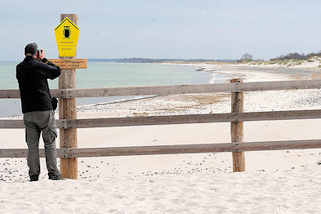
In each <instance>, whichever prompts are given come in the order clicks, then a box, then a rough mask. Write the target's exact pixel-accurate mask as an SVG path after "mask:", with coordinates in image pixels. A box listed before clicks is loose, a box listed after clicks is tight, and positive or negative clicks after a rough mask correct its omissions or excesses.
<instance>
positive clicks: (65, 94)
mask: <svg viewBox="0 0 321 214" xmlns="http://www.w3.org/2000/svg"><path fill="white" fill-rule="evenodd" d="M320 88H321V80H299V81H274V82H250V83H224V84H202V85H172V86H147V87H120V88H97V89H54V90H52V91H51V92H52V94H53V95H54V96H56V97H59V98H76V97H109V96H136V95H162V96H163V95H171V94H190V93H217V92H242V91H271V90H291V89H320ZM19 97H20V95H19V91H18V90H0V98H6V99H17V98H19Z"/></svg>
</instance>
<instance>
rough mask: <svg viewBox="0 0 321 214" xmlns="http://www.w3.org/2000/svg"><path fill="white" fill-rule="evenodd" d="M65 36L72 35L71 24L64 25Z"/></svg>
mask: <svg viewBox="0 0 321 214" xmlns="http://www.w3.org/2000/svg"><path fill="white" fill-rule="evenodd" d="M64 36H65V38H69V37H70V27H69V26H65V27H64Z"/></svg>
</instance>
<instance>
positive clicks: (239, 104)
mask: <svg viewBox="0 0 321 214" xmlns="http://www.w3.org/2000/svg"><path fill="white" fill-rule="evenodd" d="M231 83H242V80H241V79H232V80H231ZM243 106H244V103H243V92H232V99H231V107H232V109H231V110H232V113H239V112H243ZM231 140H232V143H237V142H238V143H241V142H243V122H242V121H241V122H240V121H235V122H231ZM232 156H233V172H243V171H245V156H244V152H232Z"/></svg>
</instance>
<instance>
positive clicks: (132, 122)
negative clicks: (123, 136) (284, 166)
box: [0, 110, 321, 129]
mask: <svg viewBox="0 0 321 214" xmlns="http://www.w3.org/2000/svg"><path fill="white" fill-rule="evenodd" d="M298 119H321V110H295V111H266V112H242V113H221V114H189V115H171V116H149V117H146V116H144V117H124V118H119V117H117V118H92V119H76V120H57V127H58V128H66V129H67V128H98V127H124V126H147V125H170V124H190V123H219V122H236V121H265V120H270V121H273V120H298ZM19 128H24V124H23V121H22V120H0V129H19Z"/></svg>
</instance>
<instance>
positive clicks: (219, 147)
mask: <svg viewBox="0 0 321 214" xmlns="http://www.w3.org/2000/svg"><path fill="white" fill-rule="evenodd" d="M316 148H321V140H291V141H262V142H239V143H214V144H186V145H159V146H130V147H109V148H78V149H74V148H70V149H57V155H58V157H60V158H88V157H111V156H133V155H162V154H163V155H165V154H185V153H209V152H215V153H219V152H246V151H247V152H248V151H271V150H287V149H316ZM27 152H28V150H27V149H0V158H24V157H26V156H27ZM40 156H41V157H44V150H43V149H40Z"/></svg>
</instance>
